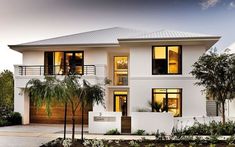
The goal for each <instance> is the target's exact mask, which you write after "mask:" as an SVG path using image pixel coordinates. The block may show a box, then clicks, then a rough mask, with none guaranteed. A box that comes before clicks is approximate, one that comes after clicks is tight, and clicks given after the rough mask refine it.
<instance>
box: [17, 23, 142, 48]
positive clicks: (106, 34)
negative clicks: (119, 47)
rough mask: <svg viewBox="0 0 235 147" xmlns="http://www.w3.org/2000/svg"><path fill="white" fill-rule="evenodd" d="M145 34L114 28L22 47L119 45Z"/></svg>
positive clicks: (42, 41)
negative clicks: (121, 42) (124, 39)
mask: <svg viewBox="0 0 235 147" xmlns="http://www.w3.org/2000/svg"><path fill="white" fill-rule="evenodd" d="M144 33H146V32H144V31H139V30H134V29H129V28H121V27H114V28H108V29H101V30H95V31H89V32H84V33H78V34H72V35H67V36H61V37H56V38H51V39H45V40H40V41H34V42H29V43H23V44H20V45H55V44H56V45H61V44H63V45H66V44H68V45H69V44H118V40H117V39H118V38H128V37H131V36H137V35H140V34H144Z"/></svg>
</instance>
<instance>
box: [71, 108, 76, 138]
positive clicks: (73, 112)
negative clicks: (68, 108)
mask: <svg viewBox="0 0 235 147" xmlns="http://www.w3.org/2000/svg"><path fill="white" fill-rule="evenodd" d="M72 115H73V116H72V125H73V126H72V142H74V135H75V111H72Z"/></svg>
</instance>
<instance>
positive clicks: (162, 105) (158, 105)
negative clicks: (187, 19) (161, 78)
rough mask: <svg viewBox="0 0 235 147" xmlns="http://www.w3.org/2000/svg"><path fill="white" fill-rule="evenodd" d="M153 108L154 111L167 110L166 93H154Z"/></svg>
mask: <svg viewBox="0 0 235 147" xmlns="http://www.w3.org/2000/svg"><path fill="white" fill-rule="evenodd" d="M153 96H154V97H153V100H154V101H153V103H152V109H153V111H154V112H164V111H166V94H154V95H153Z"/></svg>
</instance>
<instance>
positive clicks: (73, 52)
mask: <svg viewBox="0 0 235 147" xmlns="http://www.w3.org/2000/svg"><path fill="white" fill-rule="evenodd" d="M55 52H63V54H64V67H63V69H64V70H65V68H66V63H65V62H66V59H65V58H66V53H72V54H73V56H74V55H75V53H82V59H83V61H82V65H81V66H82V74H78V75H84V51H83V50H78V51H57V50H56V51H44V69H45V68H46V60H47V59H46V54H47V53H52V54H53V74H46V71H45V70H44V75H57V74H55V69H54V68H55V66H57V65H55ZM62 75H66V74H62Z"/></svg>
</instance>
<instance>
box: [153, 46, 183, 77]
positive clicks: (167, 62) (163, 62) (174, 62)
mask: <svg viewBox="0 0 235 147" xmlns="http://www.w3.org/2000/svg"><path fill="white" fill-rule="evenodd" d="M152 54H153V60H152V74H153V75H161V74H181V73H182V70H181V63H182V56H181V46H155V47H153V51H152Z"/></svg>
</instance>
